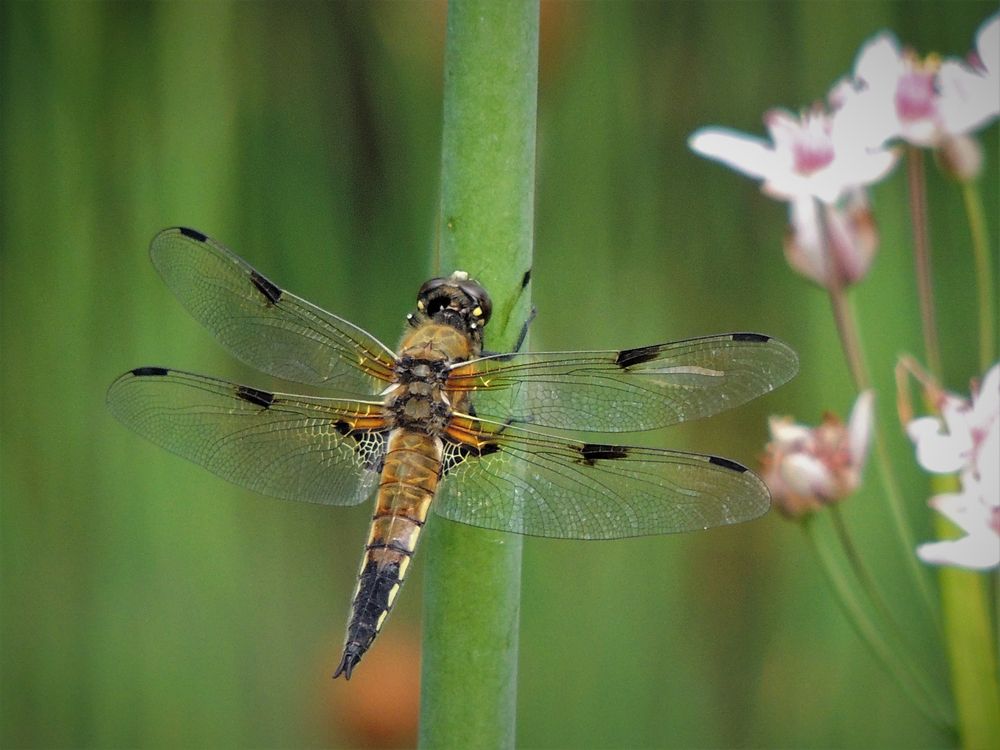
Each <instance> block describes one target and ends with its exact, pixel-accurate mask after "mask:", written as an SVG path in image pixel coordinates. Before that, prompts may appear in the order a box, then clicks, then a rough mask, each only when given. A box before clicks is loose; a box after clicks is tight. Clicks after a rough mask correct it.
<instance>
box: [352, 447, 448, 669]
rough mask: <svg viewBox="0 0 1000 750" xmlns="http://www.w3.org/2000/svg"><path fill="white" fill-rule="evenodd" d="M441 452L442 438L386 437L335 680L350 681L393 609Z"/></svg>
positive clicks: (434, 488) (433, 488) (430, 496)
mask: <svg viewBox="0 0 1000 750" xmlns="http://www.w3.org/2000/svg"><path fill="white" fill-rule="evenodd" d="M442 453H443V447H442V443H441V439H440V438H437V437H433V436H430V435H428V434H427V433H425V432H420V431H416V430H409V429H396V430H393V431H392V433H391V434H390V435H389V442H388V446H387V450H386V455H385V463H384V465H383V468H382V477H381V481H380V482H379V490H378V499H377V501H376V505H375V515H374V516H373V517H372V525H371V531H370V532H369V534H368V544H367V545H366V547H365V556H364V558H363V559H362V562H361V570H360V572H359V573H358V586H357V589H355V593H354V601H353V604H352V606H351V619H350V621H349V622H348V624H347V639H346V642H345V644H344V655H343V658H342V659H341V661H340V665H339V666H338V667H337V671H336V672H334V674H333V676H334V677H339V676H340V675H341V674H343V675H344V676H345V677H346V678H347V679H350V677H351V671H352V670H353V669H354V667H355V665H356V664H357V663H358V662H359V661H361V657H362V656H363V655H364V653H365V652H366V651H367V650H368V649H369V648H370V647H371V644H372V642H373V641H374V640H375V636H376V635H378V632H379V630H381V628H382V624H383V623H384V622H385V618H386V617H388V615H389V612H390V611H391V610H392V605H393V603H394V602H395V600H396V595H397V594H398V593H399V589H400V587H401V586H402V585H403V580H404V579H405V578H406V571H407V570H408V569H409V566H410V560H411V559H412V557H413V553H414V552H415V551H416V548H417V540H418V539H419V537H420V531H421V529H422V528H423V525H424V521H425V520H426V519H427V511H428V509H429V508H430V504H431V500H433V499H434V493H435V492H436V491H437V485H438V480H439V479H440V473H441V457H442Z"/></svg>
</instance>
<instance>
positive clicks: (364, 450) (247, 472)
mask: <svg viewBox="0 0 1000 750" xmlns="http://www.w3.org/2000/svg"><path fill="white" fill-rule="evenodd" d="M108 408H110V410H111V413H112V414H114V415H115V416H116V417H117V418H118V419H119V420H121V421H122V422H123V423H124V424H125V425H126V426H128V427H130V428H132V429H133V430H135V431H136V432H138V433H139V434H140V435H142V436H143V437H145V438H148V439H149V440H151V441H153V442H154V443H156V444H157V445H160V446H162V447H164V448H166V449H168V450H170V451H173V452H174V453H176V454H178V455H180V456H183V457H184V458H187V459H189V460H191V461H194V462H195V463H196V464H200V465H202V466H204V467H205V468H206V469H208V470H209V471H211V472H213V473H215V474H218V475H219V476H220V477H222V478H223V479H227V480H229V481H230V482H233V483H235V484H238V485H240V486H242V487H246V488H248V489H251V490H253V491H254V492H260V493H261V494H264V495H273V496H274V497H280V498H285V499H287V500H302V501H305V502H310V503H323V504H325V505H354V504H356V503H360V502H362V501H363V500H364V499H365V498H366V497H368V495H369V494H370V492H371V490H372V489H373V488H374V487H375V485H376V484H377V481H378V472H379V471H380V470H381V465H382V458H383V456H384V454H385V436H384V435H385V433H384V432H383V431H382V430H383V428H384V427H385V420H384V418H383V416H382V405H381V404H380V403H377V402H363V401H341V400H336V399H326V398H311V397H307V396H293V395H286V394H282V393H271V392H269V391H262V390H259V389H257V388H251V387H250V386H244V385H237V384H235V383H228V382H226V381H224V380H217V379H215V378H210V377H206V376H204V375H195V374H192V373H189V372H182V371H180V370H167V369H165V368H161V367H142V368H139V369H136V370H132V371H131V372H127V373H125V374H124V375H122V376H121V377H120V378H118V379H117V380H116V381H115V382H114V383H112V384H111V387H110V388H109V389H108Z"/></svg>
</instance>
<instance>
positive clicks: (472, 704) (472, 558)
mask: <svg viewBox="0 0 1000 750" xmlns="http://www.w3.org/2000/svg"><path fill="white" fill-rule="evenodd" d="M537 83H538V0H505V2H495V1H494V0H451V2H450V3H449V5H448V29H447V41H446V50H445V86H444V128H443V144H442V197H441V214H440V217H439V225H438V233H439V237H440V255H441V262H442V264H443V265H442V269H441V270H442V272H444V273H448V272H450V271H452V270H455V269H461V270H464V271H467V272H468V273H469V274H470V275H471V276H472V277H473V278H475V279H476V280H477V281H479V282H480V283H481V284H483V285H484V286H485V287H486V288H487V289H488V290H489V291H490V293H491V295H492V296H493V317H492V320H491V322H490V325H489V327H488V328H487V330H486V334H487V339H486V344H487V346H488V347H489V348H490V349H492V350H501V349H507V348H510V347H512V346H513V345H514V343H515V342H516V339H517V334H518V332H519V330H520V328H521V326H522V324H523V321H524V320H525V319H526V317H527V313H528V310H529V308H530V301H529V298H528V294H527V289H526V284H527V280H528V272H529V271H530V268H531V246H532V234H533V218H534V215H533V214H534V165H535V113H536V100H537ZM445 481H447V479H446V480H445ZM483 499H484V501H486V500H488V498H483ZM425 556H426V557H425V559H426V561H427V562H426V565H427V575H426V578H425V581H426V586H425V592H426V594H425V600H424V645H423V667H422V688H421V689H422V693H421V706H420V746H421V747H424V748H437V747H497V748H499V747H513V746H514V738H515V715H516V714H515V709H516V698H517V692H516V682H517V638H518V636H517V632H518V616H519V607H520V585H521V579H520V575H521V567H520V566H521V537H519V536H516V535H513V534H503V533H499V532H493V531H485V530H482V529H474V528H471V527H467V526H461V525H459V524H454V523H450V522H448V521H444V520H442V519H438V518H435V519H432V520H431V523H429V524H428V529H427V540H426V543H425Z"/></svg>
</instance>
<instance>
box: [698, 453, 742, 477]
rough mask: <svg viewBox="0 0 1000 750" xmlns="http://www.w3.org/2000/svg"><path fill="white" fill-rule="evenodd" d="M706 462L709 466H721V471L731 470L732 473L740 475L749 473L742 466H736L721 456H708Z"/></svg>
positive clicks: (733, 462)
mask: <svg viewBox="0 0 1000 750" xmlns="http://www.w3.org/2000/svg"><path fill="white" fill-rule="evenodd" d="M708 462H709V463H710V464H715V465H716V466H721V467H722V468H723V469H731V470H732V471H738V472H739V473H740V474H742V473H743V472H745V471H749V469H747V467H746V466H744V465H743V464H738V463H736V462H735V461H730V460H729V459H728V458H722V456H709V459H708Z"/></svg>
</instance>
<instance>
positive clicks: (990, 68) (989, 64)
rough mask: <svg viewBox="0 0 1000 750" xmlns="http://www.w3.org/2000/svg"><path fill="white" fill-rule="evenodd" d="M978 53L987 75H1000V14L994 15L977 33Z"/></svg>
mask: <svg viewBox="0 0 1000 750" xmlns="http://www.w3.org/2000/svg"><path fill="white" fill-rule="evenodd" d="M976 53H977V54H978V55H979V60H980V61H981V62H982V64H983V67H984V68H986V72H987V73H991V74H993V75H994V76H996V75H997V74H998V73H1000V13H995V14H993V17H992V18H989V19H987V20H986V21H985V22H984V23H983V25H982V26H980V27H979V31H978V32H976Z"/></svg>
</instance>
